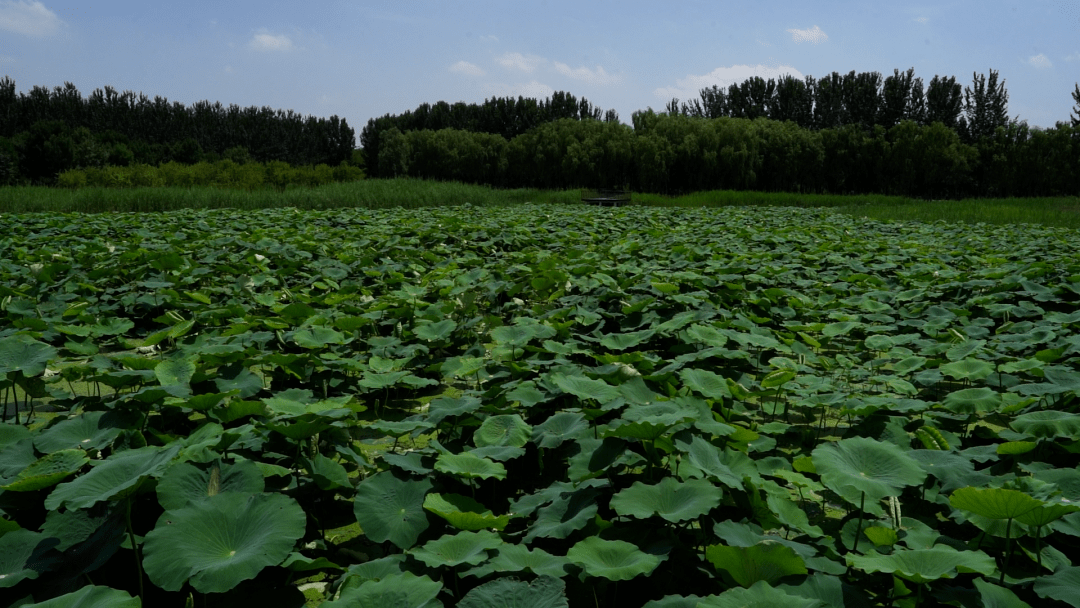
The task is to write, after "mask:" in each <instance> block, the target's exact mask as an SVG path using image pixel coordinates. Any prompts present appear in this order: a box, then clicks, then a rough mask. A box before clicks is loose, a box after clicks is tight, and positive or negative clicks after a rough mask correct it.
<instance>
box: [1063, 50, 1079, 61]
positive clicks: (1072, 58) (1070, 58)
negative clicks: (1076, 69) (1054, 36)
mask: <svg viewBox="0 0 1080 608" xmlns="http://www.w3.org/2000/svg"><path fill="white" fill-rule="evenodd" d="M1065 61H1080V51H1077V52H1075V53H1073V54H1072V55H1066V56H1065Z"/></svg>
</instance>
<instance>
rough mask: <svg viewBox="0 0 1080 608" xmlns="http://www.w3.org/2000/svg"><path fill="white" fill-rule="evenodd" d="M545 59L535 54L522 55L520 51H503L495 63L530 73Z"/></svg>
mask: <svg viewBox="0 0 1080 608" xmlns="http://www.w3.org/2000/svg"><path fill="white" fill-rule="evenodd" d="M546 61H547V60H546V59H544V58H543V57H537V56H536V55H528V56H526V55H522V54H521V53H505V54H503V55H501V56H500V57H498V58H496V59H495V63H498V64H499V65H501V66H503V67H504V68H507V69H510V70H520V71H522V72H525V73H528V74H531V73H533V72H535V71H536V68H538V67H539V66H540V65H541V64H543V63H545V62H546Z"/></svg>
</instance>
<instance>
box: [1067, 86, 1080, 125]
mask: <svg viewBox="0 0 1080 608" xmlns="http://www.w3.org/2000/svg"><path fill="white" fill-rule="evenodd" d="M1073 87H1074V88H1073V92H1072V98H1073V100H1074V101H1076V107H1074V108H1073V111H1072V113H1070V114H1069V119H1070V120H1072V126H1074V127H1080V84H1074V85H1073Z"/></svg>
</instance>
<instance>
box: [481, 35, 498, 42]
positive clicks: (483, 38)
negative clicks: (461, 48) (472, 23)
mask: <svg viewBox="0 0 1080 608" xmlns="http://www.w3.org/2000/svg"><path fill="white" fill-rule="evenodd" d="M480 41H481V42H498V41H499V37H498V36H490V35H489V36H480Z"/></svg>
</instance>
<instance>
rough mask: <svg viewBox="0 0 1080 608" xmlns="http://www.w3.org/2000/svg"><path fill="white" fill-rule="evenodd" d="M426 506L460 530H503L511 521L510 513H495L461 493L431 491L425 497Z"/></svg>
mask: <svg viewBox="0 0 1080 608" xmlns="http://www.w3.org/2000/svg"><path fill="white" fill-rule="evenodd" d="M424 508H425V509H427V510H428V511H431V512H432V513H434V514H435V515H438V516H439V517H441V518H443V519H445V520H446V521H447V522H449V523H450V525H451V526H454V527H455V528H457V529H458V530H484V529H494V530H502V529H503V528H505V527H506V524H508V523H510V516H509V515H495V514H494V513H492V512H491V509H488V508H487V507H485V506H484V505H482V504H480V503H478V502H476V501H475V500H473V499H471V498H469V497H467V496H462V495H460V494H439V493H437V492H431V493H430V494H428V495H427V496H425V497H424Z"/></svg>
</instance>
